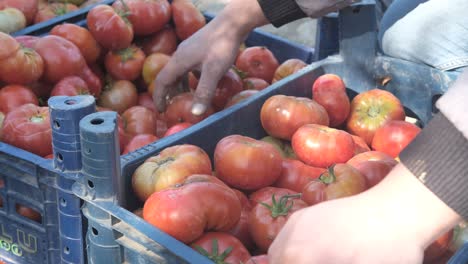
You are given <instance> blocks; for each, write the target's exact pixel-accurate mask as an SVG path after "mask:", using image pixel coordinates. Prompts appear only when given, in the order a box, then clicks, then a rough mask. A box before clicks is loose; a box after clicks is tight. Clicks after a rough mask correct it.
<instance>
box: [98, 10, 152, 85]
mask: <svg viewBox="0 0 468 264" xmlns="http://www.w3.org/2000/svg"><path fill="white" fill-rule="evenodd" d="M116 3H117V2H116ZM144 61H145V53H143V51H142V50H141V49H140V48H138V47H137V46H135V45H132V46H130V47H128V48H125V49H121V50H116V51H109V52H108V53H107V54H106V57H105V59H104V63H105V65H106V70H107V72H108V73H110V75H111V76H112V77H113V78H115V79H117V80H127V81H134V80H136V79H137V78H138V77H139V76H140V74H141V70H142V69H143V62H144Z"/></svg>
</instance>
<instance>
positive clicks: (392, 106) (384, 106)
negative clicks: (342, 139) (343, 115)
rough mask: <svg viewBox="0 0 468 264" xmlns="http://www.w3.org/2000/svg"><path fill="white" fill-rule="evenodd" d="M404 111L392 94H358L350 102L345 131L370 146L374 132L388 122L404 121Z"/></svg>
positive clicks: (370, 91) (371, 91)
mask: <svg viewBox="0 0 468 264" xmlns="http://www.w3.org/2000/svg"><path fill="white" fill-rule="evenodd" d="M404 119H405V111H404V109H403V106H402V105H401V102H400V100H399V99H398V98H397V97H395V96H394V95H393V94H392V93H390V92H388V91H385V90H380V89H373V90H369V91H365V92H362V93H360V94H358V95H357V96H356V97H354V99H353V100H352V101H351V110H350V114H349V117H348V120H347V124H346V126H347V130H348V131H349V132H350V133H351V134H353V135H357V136H360V137H362V138H363V139H364V140H365V141H366V143H367V145H369V146H370V145H371V143H372V139H373V138H374V133H375V131H376V130H377V129H378V128H379V127H381V126H382V125H383V124H385V123H386V122H388V121H390V120H404Z"/></svg>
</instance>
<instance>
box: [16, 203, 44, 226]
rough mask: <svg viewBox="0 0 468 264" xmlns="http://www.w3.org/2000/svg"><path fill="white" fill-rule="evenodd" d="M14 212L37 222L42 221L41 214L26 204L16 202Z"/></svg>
mask: <svg viewBox="0 0 468 264" xmlns="http://www.w3.org/2000/svg"><path fill="white" fill-rule="evenodd" d="M16 213H17V214H19V215H21V216H24V217H26V218H29V219H31V220H33V221H36V222H38V223H41V222H42V216H41V214H40V213H39V212H38V211H36V210H33V209H32V208H29V207H27V206H24V205H21V204H16Z"/></svg>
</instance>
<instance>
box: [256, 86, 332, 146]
mask: <svg viewBox="0 0 468 264" xmlns="http://www.w3.org/2000/svg"><path fill="white" fill-rule="evenodd" d="M260 120H261V122H262V126H263V128H264V129H265V131H266V132H267V133H268V134H269V135H270V136H273V137H277V138H281V139H286V140H290V139H291V137H292V136H293V134H294V133H295V132H296V131H297V130H298V129H299V128H300V127H301V126H303V125H305V124H319V125H324V126H328V122H329V121H328V114H327V111H326V110H325V108H323V107H322V106H321V105H319V104H318V103H317V102H315V101H314V100H312V99H309V98H306V97H295V96H286V95H273V96H272V97H270V98H268V99H267V100H266V101H265V103H263V106H262V109H261V110H260Z"/></svg>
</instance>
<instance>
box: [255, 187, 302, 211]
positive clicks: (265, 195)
mask: <svg viewBox="0 0 468 264" xmlns="http://www.w3.org/2000/svg"><path fill="white" fill-rule="evenodd" d="M301 191H302V190H301ZM297 193H298V192H296V191H293V190H290V189H286V188H280V187H273V186H267V187H263V188H260V189H258V190H256V191H255V192H253V193H251V194H250V195H249V201H250V205H251V206H252V208H253V207H255V206H256V205H257V204H258V203H261V202H263V201H265V200H271V197H272V196H273V195H275V197H281V196H285V195H290V194H297Z"/></svg>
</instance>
